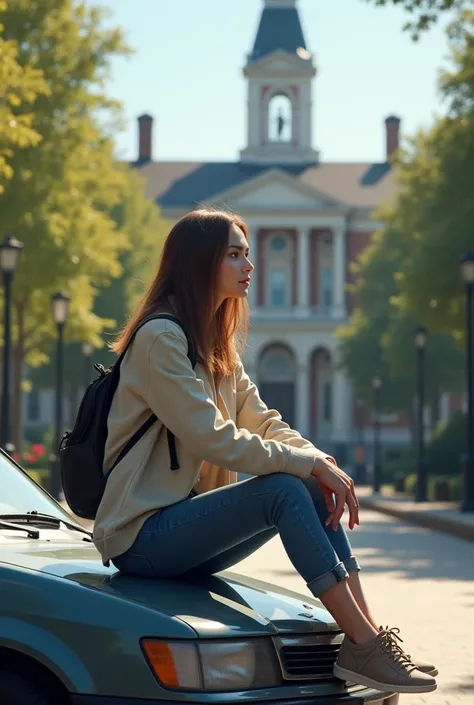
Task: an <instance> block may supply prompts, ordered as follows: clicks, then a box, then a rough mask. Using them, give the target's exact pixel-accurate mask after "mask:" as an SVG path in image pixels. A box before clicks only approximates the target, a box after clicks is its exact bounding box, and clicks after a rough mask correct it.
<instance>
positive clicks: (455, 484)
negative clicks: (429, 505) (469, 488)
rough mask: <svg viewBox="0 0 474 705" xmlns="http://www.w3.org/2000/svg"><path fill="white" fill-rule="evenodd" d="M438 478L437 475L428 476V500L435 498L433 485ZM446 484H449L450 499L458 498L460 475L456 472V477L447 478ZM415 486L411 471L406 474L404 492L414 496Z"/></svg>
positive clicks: (460, 482)
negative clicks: (409, 473)
mask: <svg viewBox="0 0 474 705" xmlns="http://www.w3.org/2000/svg"><path fill="white" fill-rule="evenodd" d="M438 479H439V477H437V476H434V477H433V476H430V477H428V499H429V500H430V501H433V500H434V498H435V496H434V486H435V483H436V481H437V480H438ZM448 484H449V492H450V495H451V499H452V500H454V501H458V500H460V499H461V497H462V480H461V475H460V474H458V475H457V476H456V477H450V478H448ZM415 487H416V473H412V474H411V475H408V477H407V478H406V480H405V492H406V494H407V495H410V496H412V497H414V496H415Z"/></svg>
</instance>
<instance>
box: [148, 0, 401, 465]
mask: <svg viewBox="0 0 474 705" xmlns="http://www.w3.org/2000/svg"><path fill="white" fill-rule="evenodd" d="M243 70H244V75H245V77H246V79H247V88H248V100H247V144H245V145H244V147H243V149H242V150H241V152H240V155H239V157H238V158H237V159H236V160H235V161H233V162H207V163H197V162H163V161H159V160H154V159H153V155H152V149H151V145H152V129H153V117H152V116H151V115H142V116H140V118H139V119H138V133H139V144H138V159H137V162H136V164H135V166H136V168H137V169H138V170H139V172H140V174H141V175H142V176H143V178H144V179H145V181H146V189H147V195H148V196H149V197H150V198H153V199H155V200H156V201H157V203H158V204H159V205H160V207H161V210H162V214H163V216H164V217H165V218H167V219H169V220H170V221H175V220H177V219H178V218H179V217H181V216H182V215H184V214H185V213H186V212H188V211H189V210H192V209H193V208H195V207H196V206H198V205H201V204H210V205H215V206H217V207H219V206H222V205H225V206H227V207H229V208H231V209H233V210H236V211H238V212H239V213H241V214H242V215H243V217H244V218H245V219H246V221H247V222H248V223H249V226H250V230H251V234H250V249H251V252H252V253H253V259H252V261H253V263H254V264H255V272H254V276H253V280H254V284H253V286H252V287H251V289H250V292H249V303H250V307H251V331H250V337H249V349H248V354H247V356H246V360H245V363H246V368H247V370H248V372H249V373H250V375H251V376H252V377H253V378H255V379H256V380H257V381H258V383H259V387H260V390H261V393H262V396H263V397H264V399H265V401H266V402H267V404H268V405H269V406H274V407H276V408H278V409H279V410H280V411H281V413H282V415H283V417H284V418H285V419H286V420H287V421H288V423H290V424H292V425H294V426H295V427H296V428H297V429H298V430H299V431H300V432H301V433H302V434H303V435H305V436H307V437H310V438H311V439H312V440H314V441H315V442H317V443H319V444H321V445H322V444H324V445H325V447H328V446H329V447H331V448H333V449H334V450H335V451H339V454H340V453H341V452H342V453H344V455H345V456H347V460H348V461H349V460H350V456H349V454H348V453H346V452H345V451H346V450H348V449H350V447H351V445H352V443H353V436H354V429H353V426H354V400H353V393H352V389H351V385H350V382H349V380H348V379H347V377H346V375H345V374H344V373H343V372H342V371H340V370H338V369H337V362H338V349H337V340H336V339H335V337H334V331H335V330H336V328H337V327H338V325H340V324H341V323H344V322H345V321H346V320H347V317H348V314H349V313H350V311H351V309H352V307H353V305H354V302H353V300H352V297H351V296H350V295H349V294H348V293H347V291H346V283H347V281H348V280H349V279H350V276H351V275H350V267H349V265H350V263H351V262H352V261H354V260H355V259H356V258H357V256H358V254H359V253H360V252H361V250H362V249H363V248H364V247H366V245H367V244H368V243H369V241H370V238H371V236H372V234H373V233H374V231H375V230H376V229H377V227H378V224H377V223H376V222H374V220H373V219H372V213H373V211H374V209H375V208H377V207H378V206H379V205H380V204H381V203H382V202H383V201H385V200H386V199H389V198H390V197H392V196H393V194H394V192H395V186H394V181H393V178H392V172H391V168H390V165H389V158H390V155H391V154H392V153H393V152H394V151H395V150H396V149H397V147H398V141H399V129H400V120H399V118H397V117H394V116H390V117H388V118H387V119H386V121H385V131H386V153H385V154H384V155H383V158H382V160H381V161H380V162H379V163H376V164H373V163H367V162H366V163H360V164H359V163H349V162H347V163H328V162H324V161H323V160H321V159H320V157H319V153H318V150H317V149H316V148H315V139H314V137H313V134H312V126H313V124H314V121H313V109H314V103H313V94H314V87H315V83H316V81H317V66H316V65H315V62H314V59H313V56H312V54H311V53H310V50H309V48H308V45H307V43H306V39H305V36H304V33H303V29H302V24H301V18H300V14H299V9H298V3H297V0H265V2H264V7H263V9H262V12H261V17H260V23H259V26H258V31H257V34H256V37H255V41H254V44H253V48H252V51H251V53H250V54H249V55H248V56H247V58H246V63H245V66H244V69H243ZM242 107H243V108H244V106H242ZM381 127H382V126H381ZM369 423H370V422H369ZM384 435H385V437H386V439H387V440H389V439H390V440H391V441H393V442H394V443H403V442H406V441H408V431H407V429H406V427H404V425H403V424H402V425H401V424H400V420H399V419H398V417H393V418H387V419H386V421H385V428H384ZM339 457H340V455H339Z"/></svg>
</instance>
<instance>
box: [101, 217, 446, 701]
mask: <svg viewBox="0 0 474 705" xmlns="http://www.w3.org/2000/svg"><path fill="white" fill-rule="evenodd" d="M247 234H248V232H247V226H246V225H245V223H244V222H243V221H242V220H241V219H240V218H239V217H237V216H235V215H232V214H229V213H226V212H217V211H214V210H198V211H195V212H193V213H190V214H188V215H186V216H185V217H184V218H182V219H181V220H180V221H179V222H178V223H177V224H176V225H175V226H174V227H173V229H172V230H171V232H170V234H169V236H168V238H167V241H166V243H165V246H164V250H163V255H162V259H161V264H160V267H159V270H158V273H157V275H156V277H155V279H154V281H153V282H152V284H151V286H150V288H149V289H148V291H147V292H146V294H145V296H144V298H143V300H142V302H141V304H140V305H139V307H138V309H137V311H136V312H135V314H134V315H133V316H132V317H131V319H130V321H129V322H128V323H127V324H126V325H125V327H124V328H123V330H122V332H121V333H120V335H119V336H118V338H117V339H116V341H115V342H114V344H113V345H112V350H113V351H114V352H115V353H117V354H120V353H121V352H122V351H123V350H124V349H125V348H126V347H127V344H128V343H129V342H130V340H131V339H132V336H133V334H134V333H135V331H136V329H137V328H138V326H139V325H140V323H142V322H143V321H144V320H145V319H147V318H149V317H150V316H151V315H153V314H157V313H171V314H173V315H174V316H175V317H176V318H178V320H179V321H180V322H181V323H182V324H183V326H184V328H185V330H186V331H187V332H188V334H189V335H190V336H191V339H192V340H193V341H194V343H195V347H196V349H197V351H198V361H197V365H196V367H195V368H194V369H193V366H192V364H191V362H190V360H189V358H188V354H187V353H188V344H187V339H186V336H185V333H184V331H183V330H182V328H181V327H180V326H179V325H177V324H176V323H174V322H170V321H169V320H163V319H161V320H152V321H148V322H147V323H146V324H145V325H143V326H142V327H141V328H140V329H139V330H138V333H137V334H136V336H135V338H134V339H133V342H132V344H131V345H130V347H129V349H128V351H127V354H126V355H125V358H124V360H123V362H122V366H121V377H120V382H119V385H118V388H117V391H116V393H115V396H114V400H113V403H112V407H111V410H110V414H109V419H108V439H107V444H106V449H105V463H104V468H105V469H107V468H109V467H111V466H112V465H113V463H114V461H115V460H116V458H117V457H118V455H119V453H120V451H121V449H122V447H123V445H124V443H125V442H126V441H127V440H128V439H129V438H131V437H132V435H133V434H134V433H135V432H136V431H137V430H138V429H139V428H140V426H141V425H142V424H143V423H144V422H145V421H146V420H147V418H148V417H149V415H150V410H151V411H152V412H154V413H155V414H156V416H157V417H158V421H157V422H156V423H155V424H154V425H153V426H151V428H149V430H148V431H147V432H146V433H145V434H144V435H143V436H142V438H141V439H140V441H139V442H138V443H137V444H136V445H135V446H134V447H133V448H132V450H131V451H130V452H129V453H128V454H127V455H126V456H125V458H123V460H121V461H120V462H119V463H118V464H117V466H116V467H115V469H114V471H113V473H111V475H110V477H109V479H108V482H107V486H106V490H105V493H104V497H103V500H102V502H101V505H100V507H99V511H98V513H97V518H96V522H95V527H94V541H95V544H96V546H97V548H98V549H99V551H100V552H101V554H102V558H103V561H104V563H106V564H107V563H108V562H109V561H110V560H112V561H113V563H114V565H115V566H116V567H117V568H118V569H119V570H120V571H122V572H124V573H129V574H133V575H139V576H144V577H159V578H167V577H178V576H180V577H181V576H187V575H195V574H197V573H201V574H202V573H208V574H212V573H216V572H218V571H221V570H224V569H227V568H230V567H231V566H233V565H234V564H236V563H238V562H239V561H241V560H242V559H244V558H245V557H246V556H248V555H250V554H251V553H253V552H254V551H256V550H257V549H258V548H260V547H261V546H262V545H263V544H264V543H266V542H267V541H268V540H269V539H271V538H272V537H273V536H275V535H276V534H277V533H279V534H280V536H281V539H282V541H283V545H284V547H285V549H286V551H287V553H288V556H289V558H290V560H291V562H292V563H293V565H294V567H295V569H296V570H297V571H298V572H299V573H300V575H301V576H302V577H303V578H304V580H305V581H306V583H307V585H308V588H309V589H310V591H311V592H312V593H313V595H315V596H316V597H318V598H320V600H321V601H322V603H323V604H324V605H325V607H326V608H327V609H328V610H329V612H330V613H331V614H332V616H333V617H334V619H335V620H336V621H337V623H338V624H339V626H340V627H341V629H342V630H343V631H344V633H345V634H346V637H345V640H344V643H343V645H342V647H341V651H340V654H339V657H338V661H337V664H336V666H335V671H334V672H335V675H336V676H338V677H340V678H342V679H344V680H350V681H354V682H358V683H360V684H362V685H367V686H373V687H377V688H380V689H383V690H388V691H399V692H426V691H430V690H434V689H435V688H436V681H435V680H434V678H433V677H432V676H431V675H429V673H431V672H434V673H435V674H436V670H435V668H434V666H432V665H429V664H422V663H417V664H416V665H415V664H414V663H413V662H412V660H411V658H410V657H409V656H407V655H406V654H405V653H404V652H403V651H402V649H401V648H400V647H399V646H398V644H397V641H396V638H397V637H396V635H395V632H394V630H388V629H386V630H383V629H381V628H379V627H378V626H377V623H376V622H375V621H374V619H373V617H372V615H371V613H370V610H369V607H368V605H367V603H366V601H365V598H364V594H363V591H362V588H361V584H360V580H359V565H358V562H357V559H356V558H355V557H354V556H353V555H352V552H351V547H350V545H349V541H348V539H347V536H346V533H345V531H344V529H343V528H342V526H341V525H340V520H341V517H342V514H343V512H344V508H345V505H346V504H347V506H348V509H349V528H350V529H353V528H354V526H355V525H357V524H358V523H359V508H358V503H357V497H356V493H355V490H354V485H353V482H352V480H351V479H350V478H349V477H348V476H347V475H346V473H344V472H343V471H342V470H341V469H340V468H338V467H337V464H336V461H335V460H334V459H333V458H331V457H330V456H328V455H327V454H325V453H324V452H323V451H321V450H318V449H317V448H315V447H314V446H313V445H312V444H311V443H310V442H309V441H307V440H305V439H304V438H302V437H301V436H300V434H299V433H297V432H296V431H293V430H292V429H291V428H290V427H289V426H288V425H287V424H286V423H284V422H283V421H282V419H281V417H280V415H279V414H278V413H277V412H276V411H272V410H269V409H268V408H267V407H266V406H265V404H264V403H263V402H262V400H261V399H260V397H259V394H258V391H257V388H256V386H255V385H254V384H253V383H252V382H251V381H250V379H249V378H248V376H247V375H246V373H245V371H244V368H243V366H242V362H241V359H240V357H239V352H242V350H243V347H244V342H245V332H246V325H247V314H248V306H247V301H246V298H247V294H248V289H249V286H250V276H251V273H252V271H253V265H252V264H251V262H250V260H249V248H248V240H247ZM167 430H169V431H171V432H172V433H173V434H174V436H175V439H176V450H177V457H178V461H179V469H177V470H176V469H170V455H169V447H168V437H167ZM238 472H243V473H247V474H250V475H251V476H253V477H251V478H250V479H248V480H246V481H244V482H239V483H236V474H237V473H238ZM334 497H335V501H334Z"/></svg>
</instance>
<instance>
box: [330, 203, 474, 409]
mask: <svg viewBox="0 0 474 705" xmlns="http://www.w3.org/2000/svg"><path fill="white" fill-rule="evenodd" d="M380 217H381V218H382V219H385V221H386V222H385V227H384V228H383V229H382V230H381V231H380V232H378V233H377V234H376V236H375V237H374V241H373V243H372V244H371V245H370V246H369V247H368V248H367V249H366V250H365V251H364V252H363V253H362V255H361V257H360V259H359V262H358V263H357V264H356V265H355V274H356V282H355V285H354V291H355V293H356V295H357V302H358V308H357V309H356V310H355V312H354V314H353V315H352V317H351V319H350V323H349V325H347V326H344V327H342V328H341V329H339V331H338V337H339V338H340V340H341V355H342V364H343V366H344V367H345V368H346V369H347V371H348V373H349V376H350V377H351V378H352V380H353V381H354V384H355V387H356V389H357V390H358V392H359V393H362V394H364V396H365V397H366V400H367V401H369V400H370V397H371V383H372V379H373V377H374V376H375V375H379V376H380V377H381V378H382V380H383V388H382V394H381V404H382V408H383V409H384V410H385V411H387V412H393V411H401V410H404V411H406V412H407V413H408V414H409V415H410V416H411V414H412V408H413V398H414V395H415V390H416V364H415V350H414V345H413V331H414V329H415V326H416V325H417V323H418V322H419V321H418V319H417V318H416V317H413V316H412V315H411V314H406V313H405V312H404V311H403V309H401V308H399V307H398V306H397V305H396V301H397V294H398V293H399V282H400V273H399V272H400V268H401V267H402V266H403V263H404V262H405V259H406V258H409V252H410V240H409V238H406V237H405V234H404V233H403V232H401V231H400V230H399V224H398V222H397V218H396V214H394V213H393V212H392V211H391V210H390V209H386V210H385V211H384V212H382V213H381V214H380ZM462 362H463V356H462V353H461V351H460V349H459V348H458V347H457V346H456V343H455V340H454V339H453V337H452V336H451V335H448V334H444V333H441V334H440V333H438V334H436V333H432V334H430V336H429V341H428V346H427V350H426V382H427V393H428V399H429V400H430V401H431V403H432V408H433V410H434V412H435V413H434V418H435V419H436V416H437V413H436V412H437V409H438V402H439V397H440V394H441V393H442V392H444V391H455V390H458V389H460V385H461V383H462V367H463V366H462Z"/></svg>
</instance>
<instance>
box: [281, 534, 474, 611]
mask: <svg viewBox="0 0 474 705" xmlns="http://www.w3.org/2000/svg"><path fill="white" fill-rule="evenodd" d="M348 536H349V540H350V542H351V544H352V547H353V551H354V554H355V555H356V556H357V558H358V559H359V562H360V563H361V566H362V570H363V572H364V573H390V572H393V573H397V574H402V575H403V576H404V577H406V578H407V579H412V580H423V579H433V578H436V579H438V580H466V581H472V583H473V585H474V544H470V543H468V542H465V541H461V540H460V539H458V538H456V537H452V536H448V535H446V534H441V533H438V532H434V531H430V530H429V529H424V528H421V527H417V526H413V525H411V524H404V523H403V522H400V521H396V522H395V523H392V521H391V520H389V521H377V520H374V521H366V522H362V523H361V525H360V526H359V527H357V528H356V529H355V530H354V531H348ZM272 572H273V573H274V574H277V575H278V574H279V575H294V571H292V570H287V569H284V570H278V569H277V570H274V571H272ZM466 597H474V588H473V591H472V593H470V594H469V593H466ZM470 606H474V603H472V604H471V605H470Z"/></svg>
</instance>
